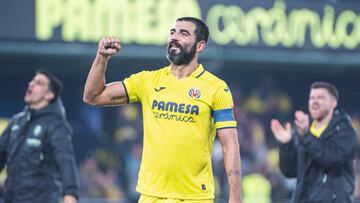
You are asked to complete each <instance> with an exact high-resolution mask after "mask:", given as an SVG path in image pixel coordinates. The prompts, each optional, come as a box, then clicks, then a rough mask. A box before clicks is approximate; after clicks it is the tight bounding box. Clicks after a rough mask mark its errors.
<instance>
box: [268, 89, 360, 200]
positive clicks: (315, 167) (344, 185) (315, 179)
mask: <svg viewBox="0 0 360 203" xmlns="http://www.w3.org/2000/svg"><path fill="white" fill-rule="evenodd" d="M338 99H339V93H338V91H337V89H336V88H335V86H334V85H332V84H330V83H327V82H314V83H313V84H312V85H311V89H310V96H309V112H310V115H311V118H312V120H310V118H309V116H308V115H307V114H305V113H304V112H302V111H296V112H295V122H294V123H295V126H296V128H295V129H292V127H291V125H290V123H286V125H285V127H283V126H282V125H281V124H280V122H279V121H278V120H276V119H273V120H272V121H271V130H272V132H273V134H274V136H275V138H276V139H277V140H278V141H279V142H280V169H281V171H282V173H283V174H284V175H285V176H287V177H289V178H294V177H296V178H297V186H296V191H295V194H294V196H293V202H294V203H330V202H334V203H348V202H353V200H352V199H353V198H352V194H353V191H354V179H355V177H354V168H353V162H354V158H355V151H356V150H355V149H356V132H355V130H354V128H353V127H352V125H351V119H350V116H349V115H348V114H347V113H346V112H345V111H344V110H342V109H340V108H337V103H338Z"/></svg>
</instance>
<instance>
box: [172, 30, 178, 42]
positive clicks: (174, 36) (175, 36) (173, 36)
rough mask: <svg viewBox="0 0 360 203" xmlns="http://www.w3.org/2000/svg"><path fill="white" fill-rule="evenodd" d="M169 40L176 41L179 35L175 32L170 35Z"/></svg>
mask: <svg viewBox="0 0 360 203" xmlns="http://www.w3.org/2000/svg"><path fill="white" fill-rule="evenodd" d="M170 39H171V41H178V40H179V35H178V34H177V33H176V32H175V33H174V34H172V35H171V37H170Z"/></svg>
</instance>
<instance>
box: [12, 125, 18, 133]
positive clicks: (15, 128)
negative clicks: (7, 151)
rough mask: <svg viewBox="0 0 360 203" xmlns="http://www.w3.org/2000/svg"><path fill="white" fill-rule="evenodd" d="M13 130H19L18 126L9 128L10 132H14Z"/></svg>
mask: <svg viewBox="0 0 360 203" xmlns="http://www.w3.org/2000/svg"><path fill="white" fill-rule="evenodd" d="M15 130H19V126H18V125H16V124H15V125H13V126H12V127H11V132H14V131H15Z"/></svg>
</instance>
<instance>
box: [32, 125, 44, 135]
mask: <svg viewBox="0 0 360 203" xmlns="http://www.w3.org/2000/svg"><path fill="white" fill-rule="evenodd" d="M41 131H42V126H41V125H36V126H35V128H34V131H33V133H34V135H35V136H39V135H40V133H41Z"/></svg>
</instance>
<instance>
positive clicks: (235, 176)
mask: <svg viewBox="0 0 360 203" xmlns="http://www.w3.org/2000/svg"><path fill="white" fill-rule="evenodd" d="M234 145H237V147H236V146H234V147H231V148H230V150H229V151H227V152H226V153H224V162H225V169H226V173H227V178H228V182H229V189H230V190H229V203H235V202H236V203H239V202H242V192H241V161H240V154H239V151H238V150H239V146H238V144H237V143H236V144H234Z"/></svg>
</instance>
